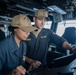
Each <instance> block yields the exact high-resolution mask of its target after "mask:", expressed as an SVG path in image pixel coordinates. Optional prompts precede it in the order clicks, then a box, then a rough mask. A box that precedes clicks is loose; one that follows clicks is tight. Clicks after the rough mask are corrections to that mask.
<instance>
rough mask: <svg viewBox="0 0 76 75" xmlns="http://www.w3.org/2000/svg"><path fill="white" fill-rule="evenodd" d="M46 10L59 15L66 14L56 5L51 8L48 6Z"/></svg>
mask: <svg viewBox="0 0 76 75" xmlns="http://www.w3.org/2000/svg"><path fill="white" fill-rule="evenodd" d="M48 9H51V10H52V11H55V12H57V13H59V14H62V15H63V14H66V12H65V11H63V10H62V9H60V8H59V7H57V6H56V5H52V6H48Z"/></svg>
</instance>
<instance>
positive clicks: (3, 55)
mask: <svg viewBox="0 0 76 75" xmlns="http://www.w3.org/2000/svg"><path fill="white" fill-rule="evenodd" d="M25 54H26V44H25V43H24V42H22V41H21V43H20V48H18V46H17V44H16V42H15V40H14V36H13V35H11V36H10V37H8V38H7V39H5V40H3V41H2V42H1V43H0V73H1V75H8V74H9V73H10V72H11V71H12V70H13V69H15V68H16V67H17V66H18V65H22V66H24V67H25V65H26V64H25V60H24V58H23V57H24V56H25Z"/></svg>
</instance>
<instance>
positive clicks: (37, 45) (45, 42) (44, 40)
mask: <svg viewBox="0 0 76 75" xmlns="http://www.w3.org/2000/svg"><path fill="white" fill-rule="evenodd" d="M64 41H65V39H63V38H62V37H59V36H58V35H56V34H55V33H54V32H52V31H51V30H49V29H45V28H43V29H42V30H41V32H40V33H39V35H38V37H37V38H36V37H35V35H34V34H33V33H30V35H29V37H28V39H27V40H26V43H27V52H26V55H27V56H28V57H29V58H31V59H34V60H39V61H41V63H42V64H43V65H45V64H46V55H47V51H48V48H49V45H50V44H51V43H55V44H57V45H60V46H62V44H63V42H64Z"/></svg>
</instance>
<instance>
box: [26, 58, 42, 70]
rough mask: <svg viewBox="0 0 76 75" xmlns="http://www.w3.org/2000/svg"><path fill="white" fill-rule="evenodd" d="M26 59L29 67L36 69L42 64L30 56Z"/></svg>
mask: <svg viewBox="0 0 76 75" xmlns="http://www.w3.org/2000/svg"><path fill="white" fill-rule="evenodd" d="M25 60H26V62H27V63H28V64H29V65H30V67H29V69H35V68H38V67H39V66H40V65H41V62H40V61H38V60H33V59H30V58H28V57H26V59H25Z"/></svg>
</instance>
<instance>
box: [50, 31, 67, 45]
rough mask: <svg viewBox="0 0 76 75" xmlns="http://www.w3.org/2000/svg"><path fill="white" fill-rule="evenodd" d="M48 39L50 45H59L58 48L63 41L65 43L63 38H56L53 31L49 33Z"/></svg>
mask: <svg viewBox="0 0 76 75" xmlns="http://www.w3.org/2000/svg"><path fill="white" fill-rule="evenodd" d="M49 38H50V43H54V44H56V45H59V46H62V44H63V43H64V41H66V40H65V39H64V38H63V37H60V36H58V35H57V34H56V33H54V32H53V31H50V35H49Z"/></svg>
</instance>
